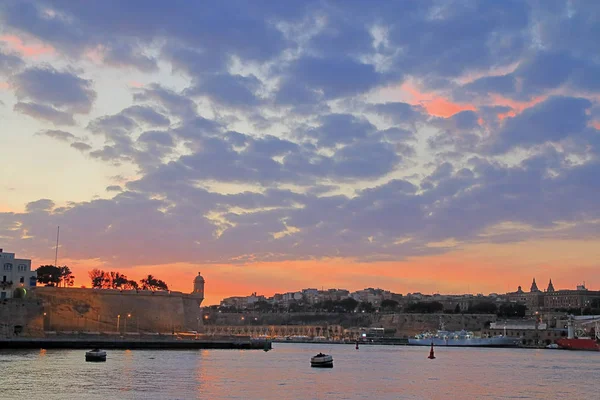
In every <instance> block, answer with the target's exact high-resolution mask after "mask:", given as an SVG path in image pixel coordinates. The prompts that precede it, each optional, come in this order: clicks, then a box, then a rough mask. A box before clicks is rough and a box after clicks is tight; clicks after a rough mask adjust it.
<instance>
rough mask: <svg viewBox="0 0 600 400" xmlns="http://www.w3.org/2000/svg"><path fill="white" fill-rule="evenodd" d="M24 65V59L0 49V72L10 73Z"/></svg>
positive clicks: (3, 73)
mask: <svg viewBox="0 0 600 400" xmlns="http://www.w3.org/2000/svg"><path fill="white" fill-rule="evenodd" d="M22 65H23V60H21V59H20V58H19V57H18V56H16V55H14V54H7V53H4V52H2V51H0V74H2V75H10V74H12V73H13V72H14V71H15V70H17V69H19V68H20V67H21V66H22Z"/></svg>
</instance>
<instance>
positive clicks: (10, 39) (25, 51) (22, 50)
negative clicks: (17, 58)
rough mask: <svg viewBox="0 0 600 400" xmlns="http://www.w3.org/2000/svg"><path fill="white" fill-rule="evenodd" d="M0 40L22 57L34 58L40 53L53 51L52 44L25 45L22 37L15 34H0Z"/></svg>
mask: <svg viewBox="0 0 600 400" xmlns="http://www.w3.org/2000/svg"><path fill="white" fill-rule="evenodd" d="M0 41H2V42H4V43H6V44H7V45H8V47H9V48H10V49H11V50H13V51H16V52H17V53H19V54H21V55H22V56H24V57H33V58H35V57H37V56H40V55H42V54H51V53H54V47H52V46H49V45H46V44H43V43H34V44H32V45H27V44H25V43H24V41H23V39H21V38H20V37H18V36H15V35H3V36H0Z"/></svg>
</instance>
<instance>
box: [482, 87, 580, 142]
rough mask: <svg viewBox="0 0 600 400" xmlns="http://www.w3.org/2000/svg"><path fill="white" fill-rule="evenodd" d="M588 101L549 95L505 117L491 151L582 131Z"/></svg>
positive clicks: (564, 136) (554, 140) (555, 140)
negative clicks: (535, 103)
mask: <svg viewBox="0 0 600 400" xmlns="http://www.w3.org/2000/svg"><path fill="white" fill-rule="evenodd" d="M591 106H592V103H591V102H590V101H589V100H586V99H583V98H572V97H551V98H549V99H547V100H546V101H544V102H542V103H540V104H537V105H535V106H533V107H531V108H528V109H526V110H525V111H523V112H522V113H521V114H519V115H517V116H515V117H512V118H508V119H507V120H506V122H505V124H504V126H503V127H502V128H501V130H500V131H499V132H498V133H497V136H496V137H494V139H493V142H492V147H491V150H492V151H493V152H495V153H499V152H505V151H507V150H509V149H511V148H513V147H515V146H532V145H536V144H542V143H546V142H558V141H561V140H562V139H564V138H566V137H568V136H570V135H577V134H580V133H582V131H583V130H585V129H586V127H587V125H588V120H589V116H588V115H587V110H588V109H589V108H590V107H591Z"/></svg>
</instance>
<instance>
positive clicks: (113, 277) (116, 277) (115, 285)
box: [110, 271, 129, 289]
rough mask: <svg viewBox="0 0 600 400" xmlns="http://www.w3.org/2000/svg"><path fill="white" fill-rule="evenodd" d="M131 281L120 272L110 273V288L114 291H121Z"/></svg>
mask: <svg viewBox="0 0 600 400" xmlns="http://www.w3.org/2000/svg"><path fill="white" fill-rule="evenodd" d="M127 282H129V280H128V279H127V277H126V276H125V275H123V274H121V273H120V272H113V271H110V287H111V288H112V289H120V288H122V287H124V286H125V285H126V284H127Z"/></svg>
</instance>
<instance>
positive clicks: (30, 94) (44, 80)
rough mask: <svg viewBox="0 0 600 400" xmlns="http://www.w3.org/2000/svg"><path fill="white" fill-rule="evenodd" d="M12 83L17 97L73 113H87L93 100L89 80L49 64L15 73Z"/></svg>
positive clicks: (93, 94)
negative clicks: (61, 70) (58, 69)
mask: <svg viewBox="0 0 600 400" xmlns="http://www.w3.org/2000/svg"><path fill="white" fill-rule="evenodd" d="M12 83H13V86H14V87H15V93H16V95H17V98H18V99H19V100H23V99H27V100H32V101H34V102H37V103H45V104H47V105H50V106H52V107H55V108H59V109H60V108H62V109H65V110H68V111H70V112H73V113H79V114H87V113H89V112H90V110H91V108H92V104H93V103H94V100H95V99H96V92H95V91H94V90H93V88H92V81H91V80H86V79H82V78H79V77H78V76H76V75H75V74H72V73H70V72H60V71H57V70H56V69H54V68H53V67H51V66H42V67H30V68H27V69H26V70H25V71H23V72H21V73H19V74H17V75H15V76H14V77H13V80H12Z"/></svg>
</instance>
